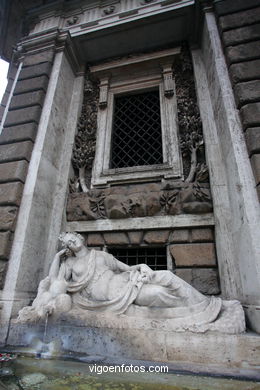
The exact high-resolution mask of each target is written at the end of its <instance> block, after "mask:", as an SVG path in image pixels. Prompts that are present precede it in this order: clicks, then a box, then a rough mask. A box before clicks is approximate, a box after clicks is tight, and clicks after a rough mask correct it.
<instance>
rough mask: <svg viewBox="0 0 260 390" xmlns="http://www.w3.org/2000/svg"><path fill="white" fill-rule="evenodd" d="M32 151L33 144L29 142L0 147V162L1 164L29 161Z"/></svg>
mask: <svg viewBox="0 0 260 390" xmlns="http://www.w3.org/2000/svg"><path fill="white" fill-rule="evenodd" d="M32 149H33V143H32V142H31V141H24V142H16V143H14V144H7V145H0V156H1V157H0V161H1V163H4V162H11V161H18V160H26V161H30V157H31V153H32Z"/></svg>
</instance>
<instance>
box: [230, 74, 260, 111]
mask: <svg viewBox="0 0 260 390" xmlns="http://www.w3.org/2000/svg"><path fill="white" fill-rule="evenodd" d="M234 91H235V99H236V103H237V105H238V107H241V106H242V105H244V104H246V103H252V102H255V101H257V100H260V80H253V81H247V82H244V83H239V84H236V85H235V87H234Z"/></svg>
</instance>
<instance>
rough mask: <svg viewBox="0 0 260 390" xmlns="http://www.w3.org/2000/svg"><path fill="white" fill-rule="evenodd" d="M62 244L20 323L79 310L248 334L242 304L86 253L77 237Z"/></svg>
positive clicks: (108, 256) (165, 273)
mask: <svg viewBox="0 0 260 390" xmlns="http://www.w3.org/2000/svg"><path fill="white" fill-rule="evenodd" d="M59 239H60V241H61V243H62V246H63V247H64V249H62V250H61V251H59V252H58V253H57V254H56V255H55V257H54V260H53V262H52V264H51V267H50V271H49V275H48V276H47V277H46V278H45V279H43V280H42V281H41V282H40V284H39V288H38V294H37V296H36V298H35V300H34V301H33V304H32V306H31V307H25V308H24V309H22V310H21V311H20V312H19V317H18V319H20V320H21V321H26V320H28V319H34V320H35V319H37V318H38V319H40V318H43V317H45V316H46V314H52V313H54V314H55V313H56V314H57V313H64V312H69V311H70V310H71V309H75V310H76V309H77V310H80V311H82V310H85V311H98V312H110V313H114V314H115V315H122V314H123V315H127V316H138V318H140V317H143V318H150V319H157V320H163V319H169V320H170V321H171V322H170V323H171V326H172V329H173V330H178V331H183V330H192V331H206V330H220V331H226V332H228V333H240V332H243V331H244V330H245V321H244V313H243V309H242V306H241V305H240V303H239V302H238V301H223V300H222V299H221V298H217V297H213V296H212V297H207V296H205V295H203V294H201V293H200V292H198V291H197V290H196V289H194V288H193V287H192V286H191V285H189V284H188V283H186V282H185V281H184V280H182V279H181V278H179V277H178V276H176V275H175V274H174V273H173V272H171V271H153V270H152V269H151V268H150V267H149V266H147V265H146V264H138V265H134V266H128V265H127V264H124V263H123V262H121V261H119V260H117V259H116V258H115V257H113V256H112V255H111V254H109V253H107V252H105V251H98V250H95V249H89V248H87V247H86V246H85V245H84V239H83V237H82V236H81V235H80V234H78V233H62V234H61V235H60V237H59ZM232 317H233V318H232Z"/></svg>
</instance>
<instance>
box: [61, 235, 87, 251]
mask: <svg viewBox="0 0 260 390" xmlns="http://www.w3.org/2000/svg"><path fill="white" fill-rule="evenodd" d="M59 241H60V242H61V245H62V247H63V248H69V249H71V250H72V251H73V252H78V251H79V250H80V249H81V248H82V247H83V245H84V238H83V237H82V235H81V234H79V233H76V232H68V233H64V232H63V233H61V234H60V235H59Z"/></svg>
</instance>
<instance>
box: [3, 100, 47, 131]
mask: <svg viewBox="0 0 260 390" xmlns="http://www.w3.org/2000/svg"><path fill="white" fill-rule="evenodd" d="M41 110H42V108H41V106H39V105H36V106H32V107H28V108H21V109H18V110H13V111H8V114H7V116H6V120H5V123H4V127H10V126H15V125H19V124H24V123H29V122H36V123H38V122H39V119H40V115H41Z"/></svg>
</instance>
